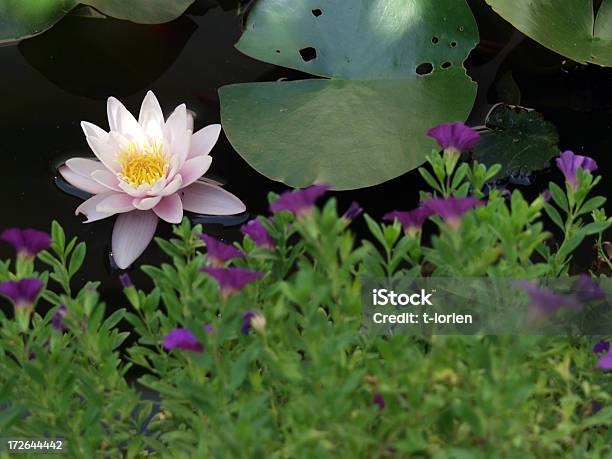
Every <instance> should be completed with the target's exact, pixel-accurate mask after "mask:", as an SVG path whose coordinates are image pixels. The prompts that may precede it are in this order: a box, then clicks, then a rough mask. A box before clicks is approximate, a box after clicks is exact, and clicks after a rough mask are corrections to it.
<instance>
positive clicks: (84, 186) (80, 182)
mask: <svg viewBox="0 0 612 459" xmlns="http://www.w3.org/2000/svg"><path fill="white" fill-rule="evenodd" d="M58 172H59V173H60V174H61V176H62V177H64V179H65V180H66V181H67V182H68V183H70V184H71V185H72V186H76V187H77V188H78V189H79V190H83V191H87V192H88V193H93V194H98V193H104V192H106V191H108V188H106V187H104V186H102V185H100V184H99V183H97V182H94V181H93V180H92V179H90V178H87V177H85V176H83V175H81V174H77V173H76V172H74V171H73V170H71V169H70V168H69V167H68V166H62V167H60V168H59V169H58Z"/></svg>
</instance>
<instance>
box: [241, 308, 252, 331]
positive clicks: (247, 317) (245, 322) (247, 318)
mask: <svg viewBox="0 0 612 459" xmlns="http://www.w3.org/2000/svg"><path fill="white" fill-rule="evenodd" d="M253 317H255V311H247V312H245V313H244V315H243V316H242V327H240V331H241V332H242V334H243V335H248V334H249V330H250V329H251V319H252V318H253Z"/></svg>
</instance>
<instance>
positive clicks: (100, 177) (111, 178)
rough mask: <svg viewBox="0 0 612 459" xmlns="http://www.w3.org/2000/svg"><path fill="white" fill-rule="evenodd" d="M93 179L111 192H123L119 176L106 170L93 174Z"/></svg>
mask: <svg viewBox="0 0 612 459" xmlns="http://www.w3.org/2000/svg"><path fill="white" fill-rule="evenodd" d="M91 178H92V179H94V180H95V181H96V182H98V183H99V184H100V185H103V186H105V187H106V188H108V189H110V190H113V191H121V188H120V187H119V179H118V178H117V176H116V175H115V174H113V173H112V172H110V171H108V170H106V169H104V170H99V171H94V172H92V173H91Z"/></svg>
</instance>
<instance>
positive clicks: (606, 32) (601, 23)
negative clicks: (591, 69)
mask: <svg viewBox="0 0 612 459" xmlns="http://www.w3.org/2000/svg"><path fill="white" fill-rule="evenodd" d="M487 3H488V4H489V5H491V6H492V7H493V9H494V10H495V11H496V12H497V13H498V14H499V15H500V16H502V17H503V18H504V19H506V20H507V21H508V22H510V23H511V24H512V25H513V26H514V27H516V28H517V29H518V30H520V31H521V32H523V33H524V34H525V35H527V36H528V37H530V38H532V39H534V40H535V41H537V42H538V43H541V44H542V45H544V46H546V47H547V48H550V49H552V50H553V51H556V52H557V53H559V54H562V55H563V56H566V57H569V58H570V59H573V60H575V61H577V62H582V63H586V62H591V63H594V64H599V65H604V66H612V0H603V1H600V0H599V1H598V0H596V1H595V5H594V4H593V0H512V1H509V0H487ZM597 6H598V8H597Z"/></svg>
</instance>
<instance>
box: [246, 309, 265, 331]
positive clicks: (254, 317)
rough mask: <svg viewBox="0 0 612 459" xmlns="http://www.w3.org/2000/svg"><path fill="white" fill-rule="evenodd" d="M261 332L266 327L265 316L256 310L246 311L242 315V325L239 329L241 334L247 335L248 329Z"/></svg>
mask: <svg viewBox="0 0 612 459" xmlns="http://www.w3.org/2000/svg"><path fill="white" fill-rule="evenodd" d="M251 328H252V329H253V330H255V331H256V332H259V333H262V332H263V331H264V330H265V329H266V318H265V317H264V316H263V314H261V313H259V312H257V311H247V312H245V313H244V315H243V316H242V326H241V327H240V331H241V332H242V334H243V335H248V334H249V330H250V329H251Z"/></svg>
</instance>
